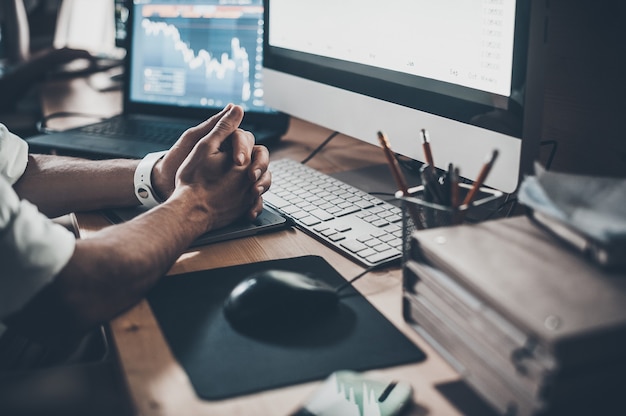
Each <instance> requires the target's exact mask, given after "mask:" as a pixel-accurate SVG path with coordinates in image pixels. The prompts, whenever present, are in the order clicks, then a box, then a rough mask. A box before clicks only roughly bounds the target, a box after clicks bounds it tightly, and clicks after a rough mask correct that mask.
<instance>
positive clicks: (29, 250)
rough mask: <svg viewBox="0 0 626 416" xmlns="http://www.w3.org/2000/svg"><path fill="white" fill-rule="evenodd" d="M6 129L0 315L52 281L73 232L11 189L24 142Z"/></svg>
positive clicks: (0, 142)
mask: <svg viewBox="0 0 626 416" xmlns="http://www.w3.org/2000/svg"><path fill="white" fill-rule="evenodd" d="M0 126H1V125H0ZM7 134H9V135H10V133H8V131H7V130H6V128H5V127H4V126H1V127H0V320H1V319H2V318H4V317H6V316H7V315H8V314H10V313H12V312H15V311H17V310H19V309H20V308H21V307H22V306H24V305H25V304H26V303H27V302H28V301H29V300H30V299H31V298H32V297H33V296H34V295H35V294H36V293H37V292H38V291H40V290H41V289H42V288H43V287H44V286H45V285H46V284H48V283H50V282H51V281H52V280H53V279H54V277H55V276H56V275H57V274H58V273H59V272H60V271H61V269H63V267H64V266H65V265H66V264H67V262H68V261H69V260H70V257H71V256H72V254H73V253H74V248H75V245H76V237H75V236H74V234H72V233H71V232H70V231H69V230H67V229H66V228H65V227H63V226H61V225H59V224H56V223H54V222H53V221H52V220H50V219H49V218H48V217H46V216H45V215H43V214H42V213H40V212H39V210H38V209H37V207H35V206H34V205H33V204H31V203H30V202H28V201H25V200H20V198H19V196H18V195H17V194H16V193H15V190H14V189H13V187H12V186H11V184H12V183H15V181H17V179H19V177H20V176H21V175H22V174H23V172H24V170H25V168H26V162H27V161H28V147H27V146H26V147H24V146H22V145H20V144H19V142H22V140H21V139H20V138H19V137H17V136H14V135H10V136H8V135H7ZM7 137H8V139H7ZM23 152H26V153H24V154H23ZM12 158H14V159H12ZM16 159H20V160H16ZM21 159H23V160H21ZM0 326H1V325H0ZM0 330H1V328H0Z"/></svg>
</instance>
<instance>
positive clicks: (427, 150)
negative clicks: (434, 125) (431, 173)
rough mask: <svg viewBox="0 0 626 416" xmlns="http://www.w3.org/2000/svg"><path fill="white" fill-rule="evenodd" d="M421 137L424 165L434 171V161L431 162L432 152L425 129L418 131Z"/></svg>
mask: <svg viewBox="0 0 626 416" xmlns="http://www.w3.org/2000/svg"><path fill="white" fill-rule="evenodd" d="M420 133H421V136H422V148H423V149H424V156H425V157H426V163H428V164H429V165H430V167H431V168H432V169H433V170H434V169H435V161H434V160H433V152H432V150H431V149H430V136H429V134H428V131H426V129H422V130H421V131H420Z"/></svg>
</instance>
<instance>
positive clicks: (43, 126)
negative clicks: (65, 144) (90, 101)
mask: <svg viewBox="0 0 626 416" xmlns="http://www.w3.org/2000/svg"><path fill="white" fill-rule="evenodd" d="M62 117H86V118H95V119H97V120H98V121H102V120H106V119H107V118H109V117H104V116H101V115H98V114H87V113H78V112H74V111H59V112H58V113H52V114H49V115H47V116H45V117H44V118H42V119H41V120H39V121H37V123H36V126H37V131H38V132H40V133H46V134H49V133H56V132H58V131H59V130H54V129H49V128H48V126H47V124H48V121H50V120H53V119H55V118H62Z"/></svg>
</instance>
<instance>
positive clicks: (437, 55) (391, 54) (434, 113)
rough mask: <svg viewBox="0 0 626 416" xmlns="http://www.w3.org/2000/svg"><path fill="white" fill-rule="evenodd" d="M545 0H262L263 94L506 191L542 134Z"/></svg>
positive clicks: (527, 167) (305, 115)
mask: <svg viewBox="0 0 626 416" xmlns="http://www.w3.org/2000/svg"><path fill="white" fill-rule="evenodd" d="M545 7H546V6H545V2H543V1H535V0H437V1H429V0H389V1H386V2H367V1H359V0H351V1H348V0H344V1H336V0H317V1H314V2H312V1H293V0H265V1H264V8H265V15H264V21H265V33H264V44H263V47H264V55H263V61H264V72H263V80H264V83H265V101H266V103H267V104H268V105H270V106H271V107H273V108H276V109H278V110H280V111H283V112H286V113H288V114H291V115H292V116H295V117H298V118H302V119H305V120H308V121H311V122H313V123H316V124H319V125H322V126H325V127H328V128H330V129H332V130H336V131H339V132H341V133H343V134H346V135H349V136H352V137H355V138H357V139H361V140H364V141H367V142H371V143H373V144H378V139H377V132H378V131H383V132H385V133H386V134H387V135H388V137H389V139H390V142H391V146H392V148H393V150H394V151H395V152H397V153H399V154H402V155H405V156H407V157H409V158H412V159H415V160H418V161H424V159H425V158H424V154H423V151H422V146H421V141H420V130H421V129H426V130H427V131H428V132H429V135H430V141H431V147H432V151H433V155H434V161H435V165H436V166H437V167H438V168H441V169H446V168H447V167H448V164H449V163H454V164H455V166H458V167H459V169H460V171H461V175H462V176H463V177H466V178H468V179H473V178H476V177H477V176H478V173H479V171H480V169H481V167H482V165H483V163H484V162H485V158H486V157H487V156H488V155H490V154H491V153H492V151H493V150H494V149H497V150H498V151H499V156H498V160H497V161H496V163H495V165H494V167H493V169H492V171H491V174H490V175H489V177H488V179H487V181H486V184H487V185H489V186H492V187H494V188H497V189H499V190H502V191H504V192H513V191H515V189H516V188H517V186H518V183H519V180H520V177H521V176H522V175H523V174H524V173H528V172H530V171H531V169H532V163H533V161H534V160H535V159H536V157H537V154H538V146H539V145H538V143H539V139H540V135H541V114H542V108H543V106H542V103H543V76H542V73H543V71H542V66H541V62H542V60H541V56H542V52H543V42H544V30H545V14H546V11H545V10H544V8H545Z"/></svg>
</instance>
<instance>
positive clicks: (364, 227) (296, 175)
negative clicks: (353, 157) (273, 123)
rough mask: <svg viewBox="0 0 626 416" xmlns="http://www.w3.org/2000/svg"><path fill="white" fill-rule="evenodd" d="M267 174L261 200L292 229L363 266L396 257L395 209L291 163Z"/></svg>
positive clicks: (398, 228)
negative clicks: (288, 221) (267, 185)
mask: <svg viewBox="0 0 626 416" xmlns="http://www.w3.org/2000/svg"><path fill="white" fill-rule="evenodd" d="M270 170H271V172H272V186H271V188H270V190H269V191H267V192H266V193H265V194H264V195H263V199H264V201H265V202H266V203H267V204H268V205H271V206H272V207H273V208H275V209H276V210H278V211H279V212H281V213H282V214H283V215H285V216H286V217H288V218H291V219H292V220H293V221H294V223H295V224H296V226H297V227H299V228H300V229H302V230H303V231H305V232H307V233H309V234H311V235H313V236H314V237H316V238H318V239H320V240H321V241H323V242H324V243H326V244H328V245H329V246H331V247H333V248H335V249H337V250H339V251H340V252H341V253H343V254H345V255H347V256H348V257H350V258H352V259H353V260H356V261H357V262H359V263H361V264H364V265H366V266H377V265H382V264H385V263H388V262H391V261H395V260H398V259H400V258H401V256H402V212H401V210H400V208H398V207H396V206H395V205H392V204H390V203H388V202H385V201H383V200H382V199H380V198H378V197H375V196H373V195H370V194H368V193H366V192H363V191H361V190H359V189H357V188H355V187H353V186H351V185H348V184H347V183H345V182H342V181H340V180H338V179H335V178H333V177H331V176H329V175H327V174H324V173H322V172H319V171H317V170H315V169H313V168H310V167H308V166H305V165H303V164H301V163H298V162H296V161H293V160H289V159H281V160H278V161H275V162H271V163H270Z"/></svg>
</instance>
